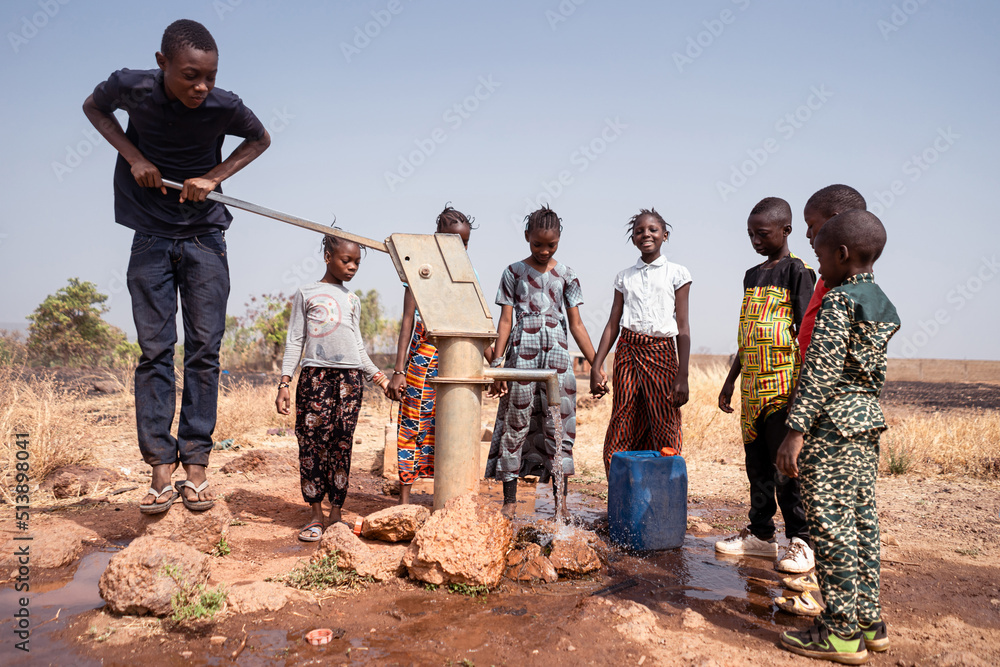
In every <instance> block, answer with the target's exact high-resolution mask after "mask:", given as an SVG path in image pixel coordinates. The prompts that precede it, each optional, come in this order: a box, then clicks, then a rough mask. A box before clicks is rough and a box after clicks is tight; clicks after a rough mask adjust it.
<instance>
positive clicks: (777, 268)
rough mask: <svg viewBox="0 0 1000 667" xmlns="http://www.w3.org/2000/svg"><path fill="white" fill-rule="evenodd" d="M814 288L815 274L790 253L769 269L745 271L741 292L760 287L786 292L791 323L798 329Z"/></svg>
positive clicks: (755, 268)
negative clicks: (790, 311)
mask: <svg viewBox="0 0 1000 667" xmlns="http://www.w3.org/2000/svg"><path fill="white" fill-rule="evenodd" d="M815 286H816V272H815V271H813V270H812V269H811V268H810V267H809V265H807V264H806V263H805V262H803V261H802V260H801V259H800V258H798V257H796V256H795V255H793V254H792V253H789V254H788V255H786V256H785V257H782V258H781V259H779V260H778V262H777V263H776V264H775V265H774V266H772V267H770V268H764V265H763V264H758V265H757V266H754V267H752V268H750V269H748V270H747V272H746V274H745V275H744V276H743V290H744V292H746V290H753V289H756V288H762V287H778V288H781V289H784V290H787V292H788V300H789V301H790V302H791V305H792V323H793V324H794V325H795V328H796V329H798V327H800V326H801V325H802V318H803V317H804V316H805V314H806V309H807V308H808V307H809V299H811V298H812V293H813V289H814V288H815Z"/></svg>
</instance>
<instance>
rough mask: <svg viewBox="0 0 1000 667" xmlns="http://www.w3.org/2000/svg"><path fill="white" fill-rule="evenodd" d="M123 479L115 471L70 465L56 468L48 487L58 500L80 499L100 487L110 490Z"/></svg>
mask: <svg viewBox="0 0 1000 667" xmlns="http://www.w3.org/2000/svg"><path fill="white" fill-rule="evenodd" d="M119 479H121V475H119V474H118V473H117V472H115V471H114V470H107V469H105V468H94V467H91V466H80V465H69V466H62V467H61V468H56V469H55V470H53V471H52V472H51V473H49V476H48V480H47V481H46V484H45V485H46V486H50V485H51V488H52V495H54V496H55V497H56V498H79V497H80V496H85V495H87V494H88V493H91V492H92V491H94V490H95V489H97V487H98V485H102V486H104V487H105V490H107V489H108V488H110V486H111V485H112V484H114V483H115V482H117V481H118V480H119Z"/></svg>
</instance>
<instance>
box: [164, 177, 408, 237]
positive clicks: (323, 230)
mask: <svg viewBox="0 0 1000 667" xmlns="http://www.w3.org/2000/svg"><path fill="white" fill-rule="evenodd" d="M163 184H164V185H165V186H167V187H168V188H174V189H175V190H180V189H182V188H183V187H184V185H183V184H182V183H178V182H176V181H168V180H167V179H165V178H164V179H163ZM208 198H209V199H211V200H212V201H217V202H219V203H220V204H226V205H227V206H235V207H236V208H241V209H243V210H244V211H250V212H251V213H256V214H258V215H263V216H266V217H268V218H274V219H275V220H280V221H281V222H287V223H288V224H290V225H295V226H296V227H302V228H304V229H309V230H312V231H314V232H319V233H320V234H329V235H330V236H336V237H337V238H341V239H344V240H345V241H353V242H354V243H357V244H358V245H363V246H365V247H366V248H371V249H372V250H378V251H380V252H384V253H388V252H389V249H388V248H387V247H386V245H385V244H384V243H382V242H381V241H375V240H374V239H369V238H365V237H364V236H358V235H357V234H351V233H350V232H345V231H343V230H340V229H333V228H332V227H329V226H327V225H321V224H320V223H318V222H313V221H312V220H306V219H305V218H300V217H298V216H294V215H289V214H288V213H282V212H281V211H275V210H274V209H272V208H267V207H265V206H258V205H257V204H253V203H251V202H248V201H243V200H242V199H237V198H236V197H230V196H228V195H224V194H222V193H220V192H209V193H208Z"/></svg>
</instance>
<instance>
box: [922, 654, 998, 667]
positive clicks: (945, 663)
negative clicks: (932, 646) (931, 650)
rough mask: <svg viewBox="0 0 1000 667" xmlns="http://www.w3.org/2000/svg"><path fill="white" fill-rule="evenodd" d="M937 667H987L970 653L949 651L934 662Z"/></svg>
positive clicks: (984, 662) (980, 659) (983, 661)
mask: <svg viewBox="0 0 1000 667" xmlns="http://www.w3.org/2000/svg"><path fill="white" fill-rule="evenodd" d="M934 664H936V665H938V667H987V665H989V664H990V663H988V662H986V661H985V660H983V659H982V658H980V657H979V656H977V655H976V654H975V653H972V652H970V651H951V652H950V653H946V654H944V655H942V656H941V657H940V658H939V659H938V660H936V661H935V662H934Z"/></svg>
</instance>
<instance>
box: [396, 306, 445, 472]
mask: <svg viewBox="0 0 1000 667" xmlns="http://www.w3.org/2000/svg"><path fill="white" fill-rule="evenodd" d="M437 369H438V356H437V348H436V347H434V346H433V345H431V344H430V343H428V342H427V330H426V329H425V328H424V323H423V322H422V321H420V320H417V322H416V325H415V326H414V328H413V338H412V339H411V340H410V351H409V355H408V360H407V364H406V386H405V387H404V389H403V396H402V398H401V401H400V405H399V420H398V422H397V423H398V424H399V430H398V433H397V436H396V453H397V462H398V465H399V481H400V483H402V484H413V482H414V481H415V480H417V479H430V478H433V477H434V386H433V385H432V384H431V383H430V382H428V380H431V379H433V378H436V377H437Z"/></svg>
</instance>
